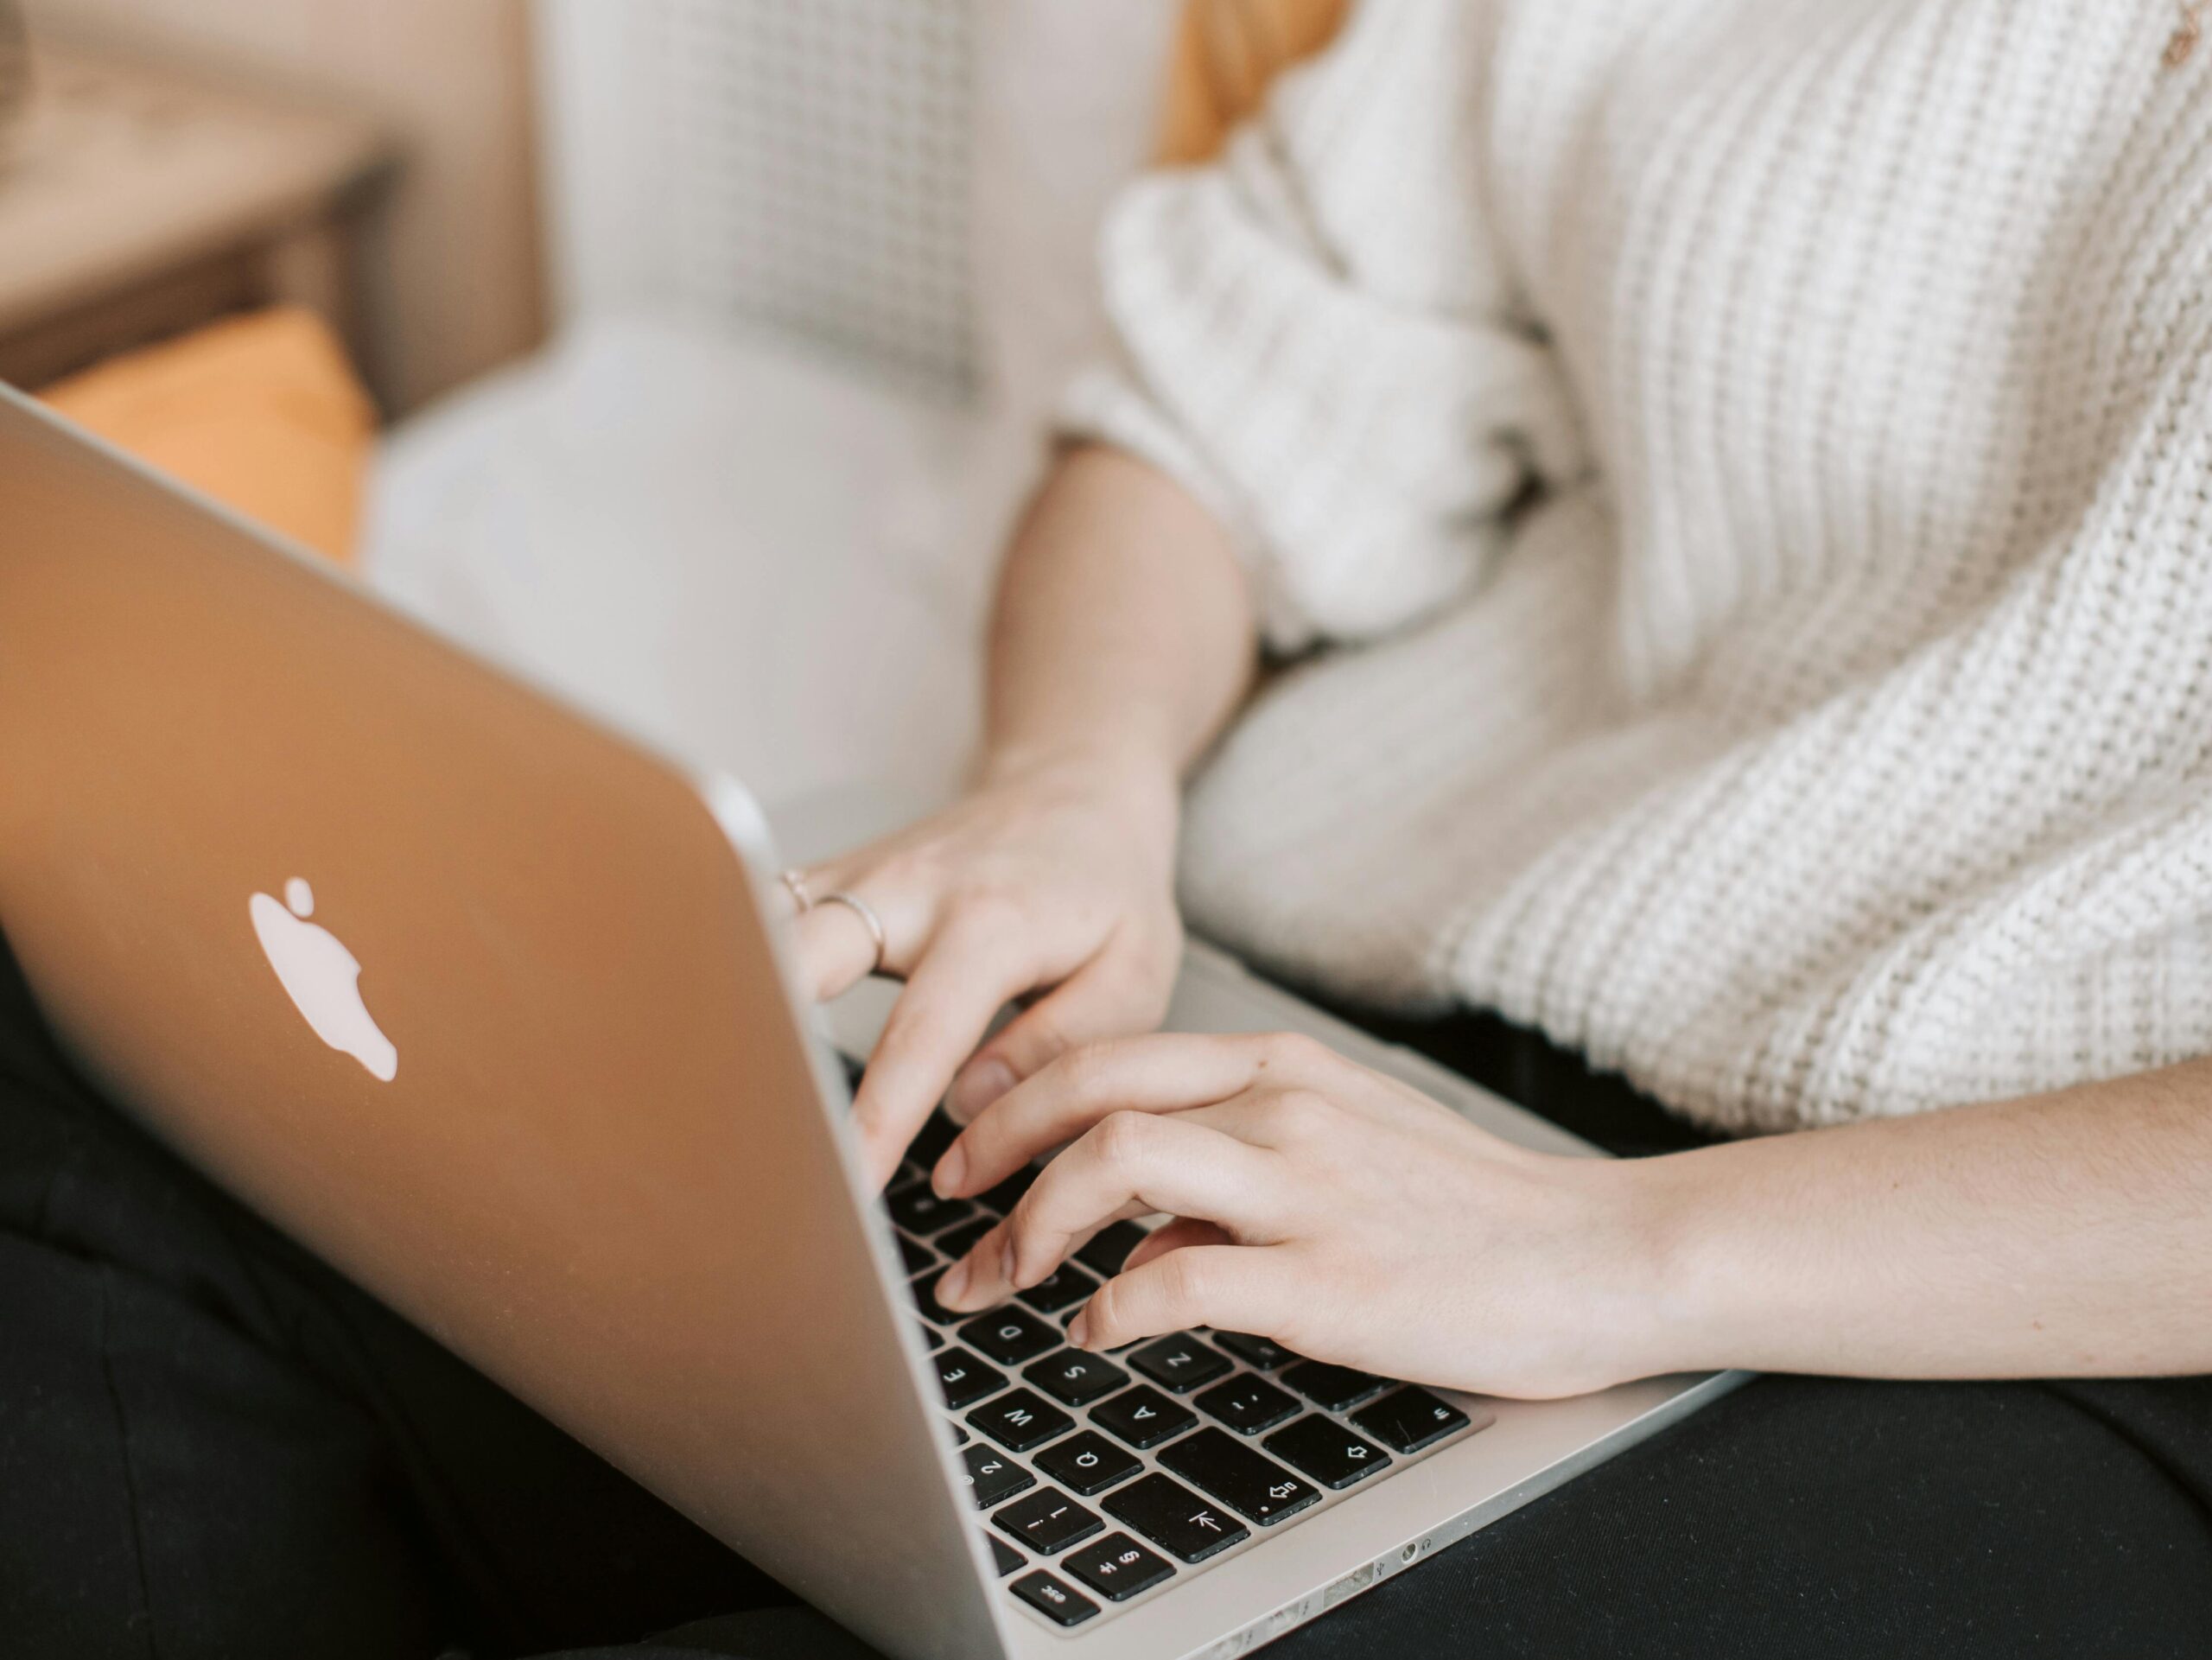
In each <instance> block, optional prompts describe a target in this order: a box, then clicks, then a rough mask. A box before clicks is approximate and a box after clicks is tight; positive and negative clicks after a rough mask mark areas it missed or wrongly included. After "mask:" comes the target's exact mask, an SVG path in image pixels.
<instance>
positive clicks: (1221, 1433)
mask: <svg viewBox="0 0 2212 1660" xmlns="http://www.w3.org/2000/svg"><path fill="white" fill-rule="evenodd" d="M1160 1463H1162V1464H1163V1465H1165V1466H1167V1468H1169V1469H1170V1470H1173V1472H1175V1473H1176V1474H1177V1475H1179V1476H1180V1477H1182V1478H1183V1479H1184V1480H1185V1481H1188V1482H1192V1483H1194V1484H1195V1485H1198V1487H1200V1488H1202V1489H1204V1490H1205V1491H1207V1492H1209V1493H1211V1494H1212V1495H1213V1496H1214V1497H1215V1498H1218V1499H1219V1500H1220V1501H1221V1502H1222V1503H1223V1504H1226V1505H1228V1506H1229V1508H1230V1509H1231V1510H1232V1511H1236V1512H1237V1513H1238V1514H1239V1515H1240V1516H1243V1517H1248V1518H1249V1519H1250V1520H1252V1521H1255V1522H1257V1523H1259V1524H1260V1525H1261V1526H1262V1527H1263V1528H1268V1527H1273V1526H1274V1524H1275V1523H1278V1522H1280V1521H1281V1520H1282V1519H1283V1517H1286V1516H1295V1515H1297V1514H1298V1512H1299V1511H1302V1510H1304V1509H1305V1508H1306V1506H1307V1505H1308V1504H1316V1503H1318V1502H1319V1499H1320V1497H1321V1490H1320V1489H1319V1488H1318V1487H1316V1486H1314V1485H1313V1483H1311V1482H1309V1481H1301V1480H1300V1479H1298V1478H1297V1477H1296V1476H1294V1475H1293V1474H1291V1472H1289V1471H1287V1470H1286V1469H1284V1468H1283V1467H1282V1466H1281V1465H1280V1464H1277V1463H1276V1462H1275V1461H1274V1460H1273V1459H1263V1458H1262V1457H1261V1456H1260V1455H1259V1454H1258V1453H1255V1452H1254V1451H1253V1450H1252V1449H1251V1448H1250V1447H1247V1446H1245V1445H1244V1443H1243V1442H1242V1441H1238V1440H1236V1438H1235V1437H1234V1436H1232V1435H1230V1434H1228V1433H1227V1432H1226V1431H1225V1430H1219V1429H1201V1430H1200V1431H1198V1434H1195V1435H1185V1437H1184V1438H1183V1439H1182V1440H1181V1441H1177V1442H1176V1443H1175V1445H1174V1446H1173V1447H1168V1448H1166V1450H1165V1451H1164V1452H1162V1453H1160Z"/></svg>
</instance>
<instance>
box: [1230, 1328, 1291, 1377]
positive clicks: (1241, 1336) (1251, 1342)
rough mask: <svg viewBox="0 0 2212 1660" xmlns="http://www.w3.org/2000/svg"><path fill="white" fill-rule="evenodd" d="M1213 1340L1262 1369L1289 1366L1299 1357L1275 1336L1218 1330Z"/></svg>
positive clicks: (1249, 1364) (1237, 1356) (1245, 1361)
mask: <svg viewBox="0 0 2212 1660" xmlns="http://www.w3.org/2000/svg"><path fill="white" fill-rule="evenodd" d="M1213 1340H1214V1341H1215V1342H1216V1343H1218V1344H1219V1345H1221V1346H1222V1347H1223V1348H1224V1349H1226V1350H1228V1351H1229V1352H1230V1353H1231V1354H1233V1355H1235V1356H1236V1358H1238V1359H1239V1360H1241V1361H1243V1363H1244V1364H1246V1365H1248V1366H1257V1367H1258V1368H1259V1369H1260V1370H1261V1371H1274V1369H1275V1368H1276V1367H1277V1366H1287V1365H1288V1364H1290V1363H1291V1362H1292V1361H1294V1360H1295V1359H1297V1358H1298V1357H1297V1356H1296V1355H1294V1354H1293V1353H1291V1352H1290V1351H1289V1350H1287V1349H1286V1348H1284V1347H1283V1346H1282V1345H1281V1344H1280V1343H1278V1342H1276V1341H1275V1340H1274V1339H1273V1338H1271V1337H1254V1336H1253V1335H1252V1334H1251V1333H1250V1332H1215V1333H1214V1334H1213Z"/></svg>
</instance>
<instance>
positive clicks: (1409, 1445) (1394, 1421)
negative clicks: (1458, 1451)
mask: <svg viewBox="0 0 2212 1660" xmlns="http://www.w3.org/2000/svg"><path fill="white" fill-rule="evenodd" d="M1351 1421H1353V1422H1354V1423H1356V1424H1357V1425H1358V1426H1359V1427H1360V1428H1362V1429H1364V1430H1365V1431H1366V1432H1367V1433H1368V1434H1370V1435H1372V1436H1374V1437H1375V1439H1376V1441H1381V1442H1382V1443H1383V1445H1384V1446H1386V1447H1395V1449H1396V1450H1397V1451H1399V1452H1401V1453H1418V1452H1420V1451H1421V1448H1422V1447H1428V1446H1431V1445H1433V1443H1435V1442H1437V1441H1442V1440H1443V1439H1444V1438H1445V1437H1446V1435H1449V1434H1455V1433H1456V1432H1458V1431H1459V1430H1462V1429H1465V1428H1466V1427H1467V1424H1468V1421H1469V1420H1468V1417H1467V1415H1466V1414H1465V1413H1464V1412H1462V1411H1460V1410H1459V1408H1457V1407H1455V1406H1453V1405H1452V1403H1451V1402H1448V1401H1440V1400H1439V1399H1437V1398H1436V1396H1433V1395H1431V1394H1430V1393H1429V1392H1428V1391H1427V1390H1425V1389H1415V1388H1414V1386H1413V1385H1412V1384H1411V1383H1408V1384H1406V1385H1405V1386H1404V1387H1402V1388H1401V1389H1395V1390H1391V1391H1390V1393H1389V1394H1388V1395H1386V1396H1383V1398H1382V1399H1381V1400H1379V1401H1377V1402H1376V1403H1375V1404H1374V1405H1373V1406H1371V1407H1367V1408H1365V1409H1363V1410H1361V1411H1358V1412H1355V1413H1353V1414H1352V1415H1351Z"/></svg>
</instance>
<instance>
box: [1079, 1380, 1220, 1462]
mask: <svg viewBox="0 0 2212 1660" xmlns="http://www.w3.org/2000/svg"><path fill="white" fill-rule="evenodd" d="M1090 1421H1091V1422H1093V1423H1095V1424H1098V1425H1101V1426H1103V1428H1107V1429H1110V1430H1112V1431H1113V1432H1114V1433H1115V1434H1116V1435H1119V1436H1120V1437H1121V1438H1122V1440H1123V1441H1127V1442H1128V1444H1129V1445H1130V1446H1132V1447H1135V1448H1136V1449H1137V1450H1138V1451H1139V1452H1142V1451H1144V1450H1145V1449H1146V1448H1147V1447H1157V1446H1159V1445H1160V1442H1162V1441H1172V1440H1173V1439H1174V1438H1175V1437H1176V1436H1178V1435H1179V1434H1182V1433H1183V1432H1184V1431H1185V1430H1186V1429H1188V1428H1191V1427H1192V1425H1193V1424H1195V1423H1197V1422H1198V1414H1197V1413H1195V1412H1193V1411H1192V1410H1191V1409H1190V1408H1188V1407H1186V1406H1185V1405H1184V1404H1183V1403H1182V1402H1180V1401H1171V1400H1169V1399H1168V1398H1167V1397H1166V1396H1164V1395H1162V1394H1161V1393H1160V1391H1159V1390H1156V1389H1147V1388H1146V1387H1144V1386H1143V1385H1142V1384H1139V1385H1138V1386H1137V1387H1136V1388H1135V1389H1133V1390H1129V1392H1128V1394H1126V1395H1117V1396H1115V1397H1114V1398H1113V1399H1112V1400H1110V1401H1109V1402H1106V1403H1105V1405H1103V1406H1101V1407H1095V1408H1093V1409H1092V1410H1091V1414H1090Z"/></svg>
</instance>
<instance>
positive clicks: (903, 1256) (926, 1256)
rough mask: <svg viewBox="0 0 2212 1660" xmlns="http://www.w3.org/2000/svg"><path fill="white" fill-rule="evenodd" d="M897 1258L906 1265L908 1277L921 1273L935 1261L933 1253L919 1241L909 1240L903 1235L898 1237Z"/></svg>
mask: <svg viewBox="0 0 2212 1660" xmlns="http://www.w3.org/2000/svg"><path fill="white" fill-rule="evenodd" d="M899 1260H900V1261H902V1262H905V1263H906V1272H907V1273H908V1274H910V1275H913V1274H919V1273H921V1272H922V1271H923V1270H924V1269H926V1268H928V1267H929V1266H930V1264H931V1263H932V1262H936V1261H937V1253H936V1252H935V1251H933V1250H931V1249H930V1248H929V1247H928V1246H927V1245H925V1244H924V1243H922V1242H921V1241H920V1240H918V1239H910V1238H908V1237H906V1235H905V1234H903V1233H902V1234H900V1235H899Z"/></svg>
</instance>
